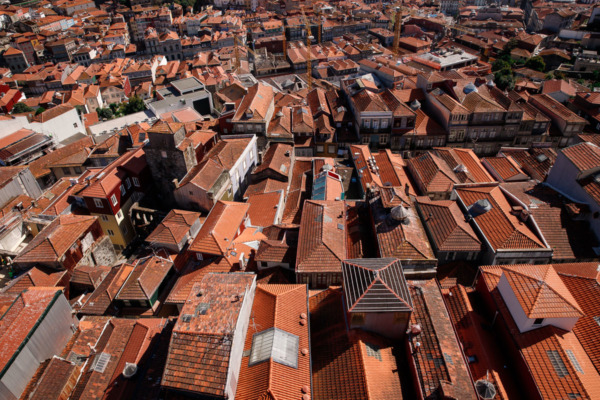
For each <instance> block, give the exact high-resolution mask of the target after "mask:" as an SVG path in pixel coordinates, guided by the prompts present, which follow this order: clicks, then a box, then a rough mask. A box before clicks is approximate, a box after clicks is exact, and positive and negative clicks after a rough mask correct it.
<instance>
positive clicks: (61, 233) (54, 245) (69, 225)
mask: <svg viewBox="0 0 600 400" xmlns="http://www.w3.org/2000/svg"><path fill="white" fill-rule="evenodd" d="M97 219H98V218H97V217H92V216H89V215H73V214H68V215H61V216H59V217H57V218H56V219H55V220H54V221H52V222H51V223H50V224H49V225H48V226H47V227H45V228H44V229H43V230H42V231H41V232H40V233H39V234H38V235H37V236H36V237H35V238H33V240H32V241H31V242H29V244H28V245H27V247H25V249H23V251H22V252H21V254H19V256H18V257H16V258H15V263H19V262H23V263H27V262H40V263H41V262H56V261H58V260H59V259H60V258H61V257H62V255H63V254H64V253H66V251H67V250H69V249H70V248H71V246H73V244H74V243H75V242H76V241H77V240H78V239H80V238H82V236H83V234H84V233H86V232H87V231H88V230H89V229H90V227H91V226H92V224H94V223H96V221H97Z"/></svg>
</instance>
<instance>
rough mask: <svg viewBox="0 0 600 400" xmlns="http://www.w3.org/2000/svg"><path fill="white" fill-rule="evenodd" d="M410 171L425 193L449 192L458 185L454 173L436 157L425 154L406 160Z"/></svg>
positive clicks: (431, 154)
mask: <svg viewBox="0 0 600 400" xmlns="http://www.w3.org/2000/svg"><path fill="white" fill-rule="evenodd" d="M408 165H409V167H410V171H411V172H412V175H413V178H414V179H415V181H417V183H418V186H421V187H423V188H424V189H425V190H426V192H425V193H422V194H427V193H435V192H449V191H451V190H452V188H453V187H454V185H455V184H457V183H460V182H459V180H458V178H457V177H456V175H455V174H454V172H453V171H452V170H451V169H450V168H449V167H448V165H447V164H446V163H445V162H444V161H443V160H442V159H441V158H439V157H438V156H437V155H435V154H434V153H431V152H427V153H425V154H423V155H421V156H419V157H416V158H411V159H410V160H408Z"/></svg>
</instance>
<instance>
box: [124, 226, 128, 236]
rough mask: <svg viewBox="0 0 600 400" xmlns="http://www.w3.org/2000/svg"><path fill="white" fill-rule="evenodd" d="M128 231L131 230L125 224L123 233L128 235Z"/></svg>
mask: <svg viewBox="0 0 600 400" xmlns="http://www.w3.org/2000/svg"><path fill="white" fill-rule="evenodd" d="M127 232H129V230H128V229H127V227H126V226H123V235H127Z"/></svg>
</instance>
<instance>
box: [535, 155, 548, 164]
mask: <svg viewBox="0 0 600 400" xmlns="http://www.w3.org/2000/svg"><path fill="white" fill-rule="evenodd" d="M535 159H536V160H538V162H544V161H546V160H547V159H548V156H547V155H545V154H543V153H540V154H538V155H537V156H535Z"/></svg>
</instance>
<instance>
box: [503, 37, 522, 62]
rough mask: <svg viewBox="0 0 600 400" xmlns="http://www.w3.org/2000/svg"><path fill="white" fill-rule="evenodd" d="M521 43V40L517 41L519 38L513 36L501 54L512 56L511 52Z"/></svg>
mask: <svg viewBox="0 0 600 400" xmlns="http://www.w3.org/2000/svg"><path fill="white" fill-rule="evenodd" d="M518 45H519V42H517V39H515V38H512V39H510V40H509V41H508V42H507V43H506V44H505V45H504V47H503V48H502V51H501V52H500V53H499V56H500V57H502V56H508V57H510V52H511V51H513V49H514V48H516V47H517V46H518Z"/></svg>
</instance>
